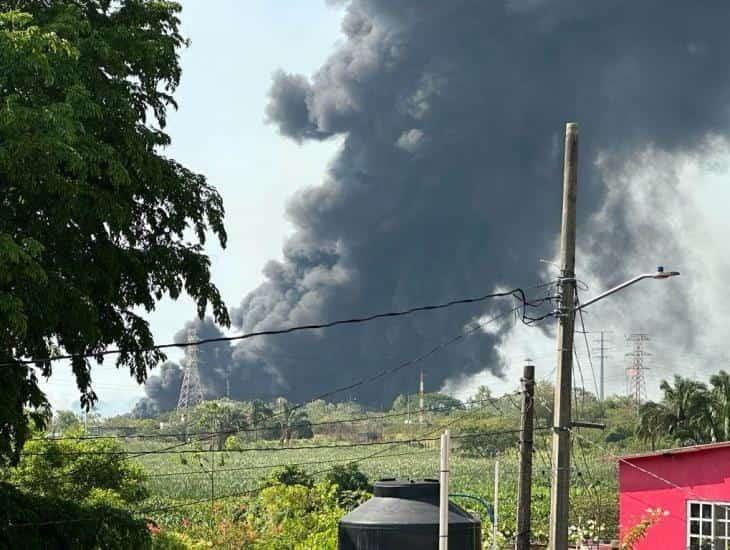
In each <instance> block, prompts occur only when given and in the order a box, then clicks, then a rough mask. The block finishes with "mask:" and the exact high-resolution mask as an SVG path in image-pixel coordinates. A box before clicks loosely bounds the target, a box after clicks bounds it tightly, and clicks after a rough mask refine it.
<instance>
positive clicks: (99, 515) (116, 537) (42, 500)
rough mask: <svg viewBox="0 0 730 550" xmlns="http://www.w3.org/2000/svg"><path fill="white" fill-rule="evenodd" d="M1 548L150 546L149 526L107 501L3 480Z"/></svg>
mask: <svg viewBox="0 0 730 550" xmlns="http://www.w3.org/2000/svg"><path fill="white" fill-rule="evenodd" d="M0 510H2V511H3V512H2V516H1V517H0V548H24V549H28V550H34V549H39V550H40V549H43V550H45V549H51V548H58V549H69V550H70V549H74V550H77V549H78V550H86V549H89V550H92V549H94V550H96V549H98V548H104V549H109V550H126V549H128V548H135V549H141V550H144V549H147V548H150V547H151V544H152V541H151V537H150V534H149V531H148V530H147V526H146V525H145V523H144V522H143V521H141V520H137V519H135V518H134V517H133V516H132V515H131V513H130V512H128V511H126V510H121V509H119V508H115V507H113V506H110V505H108V504H104V503H100V502H99V503H94V504H89V503H84V504H79V503H78V502H75V501H71V500H65V499H60V498H56V497H44V496H39V495H29V494H26V493H23V492H22V491H20V490H18V489H16V488H15V487H12V486H10V485H8V484H6V483H0Z"/></svg>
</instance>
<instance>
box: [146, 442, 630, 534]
mask: <svg viewBox="0 0 730 550" xmlns="http://www.w3.org/2000/svg"><path fill="white" fill-rule="evenodd" d="M545 444H546V441H545V440H544V438H543V439H542V440H538V441H537V445H538V449H539V450H538V451H537V452H536V453H535V457H534V466H533V477H534V482H533V499H532V508H533V524H534V531H535V534H536V535H537V536H538V537H540V536H541V535H544V531H545V528H546V526H547V518H548V508H549V487H550V481H549V471H550V470H549V462H548V460H549V459H548V453H547V452H546V451H547V449H546V447H545ZM172 445H173V444H172V443H167V444H163V443H154V444H150V443H147V444H146V445H144V446H142V445H139V444H138V445H135V446H134V447H132V448H133V449H134V450H135V451H137V450H140V451H142V450H159V449H161V448H164V447H167V446H172ZM312 445H314V446H317V445H318V443H312V442H311V441H310V442H303V443H301V445H300V446H302V447H304V448H296V447H292V448H285V447H278V444H277V443H275V442H267V443H265V444H264V443H262V444H260V445H259V446H258V448H256V447H255V446H251V447H249V448H247V449H246V450H243V451H222V452H211V451H208V450H200V451H199V452H193V450H192V449H189V448H186V449H187V450H189V451H190V452H186V453H184V454H172V453H170V454H150V455H142V456H140V457H138V458H137V460H138V461H139V462H140V463H141V464H143V466H144V468H145V470H146V471H147V473H148V479H147V482H146V483H147V487H148V489H149V492H150V494H151V495H154V502H155V503H157V504H159V503H160V502H164V503H165V506H162V508H166V506H167V505H169V504H170V503H172V504H173V505H174V506H175V510H174V513H170V512H169V511H168V510H167V509H165V510H163V512H161V513H160V514H155V513H154V512H153V513H151V514H150V515H151V516H152V517H155V518H156V519H158V521H160V522H161V523H167V524H170V523H172V524H175V523H178V522H179V521H181V518H184V517H193V518H197V517H200V514H201V513H204V512H205V511H207V508H208V507H209V506H210V505H211V503H212V502H215V503H216V505H218V506H221V507H225V506H227V505H231V504H232V503H235V502H237V501H239V500H240V498H241V497H242V496H245V495H246V494H247V493H249V492H253V491H254V490H256V489H258V488H260V487H262V486H263V485H265V484H266V483H267V480H268V479H269V478H270V476H271V475H272V473H273V472H274V471H276V470H277V469H281V468H283V467H284V466H286V465H298V466H299V467H300V468H302V469H304V470H306V471H307V472H309V473H310V474H312V475H314V476H315V477H316V478H321V477H323V476H324V475H325V474H326V473H327V472H328V471H329V470H330V469H331V468H332V466H334V465H336V464H346V463H348V462H350V461H356V462H358V465H359V467H360V469H361V470H362V471H363V472H364V473H365V474H366V475H367V476H368V478H369V479H370V480H371V481H376V480H378V479H383V478H406V479H409V478H410V479H416V478H438V460H439V450H438V448H437V446H436V445H435V442H434V444H429V445H428V446H423V445H417V446H416V445H413V444H412V445H393V444H389V445H372V446H370V445H369V446H360V447H349V446H344V445H341V446H332V447H329V448H318V449H310V448H306V447H308V446H312ZM251 449H254V450H251ZM273 449H276V450H273ZM499 460H500V487H499V515H500V521H499V523H500V529H501V531H502V532H504V533H509V531H510V529H511V528H512V526H513V525H514V516H515V511H516V496H517V466H518V457H517V452H516V450H508V451H506V452H502V453H500V456H499ZM494 462H495V459H494V458H493V457H483V458H475V457H467V456H463V455H462V454H461V453H459V452H458V451H457V452H454V453H453V454H452V457H451V462H450V472H451V474H450V475H451V480H450V492H451V493H459V494H467V495H471V496H474V497H477V498H478V499H480V500H482V501H485V502H487V503H490V504H491V503H492V502H493V500H494ZM573 478H574V483H573V484H572V487H573V489H572V495H571V500H572V515H573V521H572V524H573V525H576V526H581V525H583V526H585V528H586V529H596V528H597V526H601V525H602V526H603V531H604V532H606V533H610V532H613V530H614V529H615V525H616V519H617V518H616V516H615V514H616V487H615V465H614V463H613V461H610V460H606V459H605V458H604V457H602V456H601V455H600V454H598V453H589V452H588V451H584V450H583V449H580V452H578V451H577V450H576V452H575V456H574V472H573ZM211 497H212V498H213V501H212V502H211V500H210V499H211ZM454 500H455V501H456V502H459V503H460V504H461V505H462V506H464V507H465V508H467V509H469V510H470V511H472V512H474V513H477V514H479V516H480V517H482V518H483V520H484V521H485V523H486V522H487V521H488V520H487V519H486V518H487V513H488V511H487V509H486V507H485V506H484V505H483V504H481V503H480V502H479V501H477V500H475V499H468V498H463V497H455V498H454ZM188 503H192V504H190V505H188ZM201 510H202V512H201Z"/></svg>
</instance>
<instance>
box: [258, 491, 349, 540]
mask: <svg viewBox="0 0 730 550" xmlns="http://www.w3.org/2000/svg"><path fill="white" fill-rule="evenodd" d="M342 515H343V511H342V509H340V508H339V507H338V506H337V500H336V498H335V487H334V486H332V485H330V484H328V483H318V484H316V485H314V486H313V487H304V486H302V485H276V486H273V487H268V488H266V489H264V490H263V491H262V492H261V494H260V496H259V498H257V499H256V501H255V504H254V506H253V507H251V508H249V510H248V513H247V514H246V523H247V525H248V527H249V531H250V532H253V533H255V536H254V538H253V540H252V541H251V548H262V549H264V548H265V549H267V550H291V549H294V550H315V549H317V550H319V549H322V550H325V549H334V548H336V545H337V522H338V521H339V519H340V517H342Z"/></svg>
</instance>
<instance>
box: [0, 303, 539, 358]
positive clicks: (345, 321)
mask: <svg viewBox="0 0 730 550" xmlns="http://www.w3.org/2000/svg"><path fill="white" fill-rule="evenodd" d="M508 296H512V297H513V298H517V299H518V300H520V301H521V303H522V308H523V317H525V315H524V309H525V308H526V307H527V306H533V304H531V303H530V302H529V301H528V300H527V297H526V294H525V291H524V290H522V289H521V288H515V289H513V290H509V291H505V292H495V293H491V294H485V295H483V296H477V297H475V298H462V299H458V300H451V301H449V302H445V303H441V304H435V305H427V306H418V307H413V308H410V309H405V310H399V311H389V312H385V313H376V314H374V315H368V316H365V317H352V318H349V319H340V320H337V321H329V322H323V323H312V324H307V325H297V326H293V327H289V328H285V329H271V330H261V331H254V332H249V333H246V334H239V335H236V336H219V337H216V338H203V339H199V340H194V341H190V342H180V343H168V344H156V345H154V346H146V347H139V348H134V349H132V348H130V349H106V350H99V351H96V352H89V353H68V354H63V355H54V356H49V357H41V358H34V359H18V360H15V361H6V362H3V363H0V367H12V366H17V365H32V364H48V363H50V362H52V361H60V360H64V359H89V358H94V359H97V360H99V359H100V358H101V357H103V356H105V355H117V354H123V353H141V352H149V351H157V350H162V349H168V348H186V347H190V346H200V345H203V344H211V343H216V342H235V341H240V340H247V339H250V338H255V337H260V336H275V335H281V334H290V333H293V332H299V331H306V330H318V329H325V328H332V327H336V326H340V325H351V324H360V323H367V322H370V321H374V320H377V319H385V318H392V317H403V316H407V315H412V314H414V313H418V312H422V311H434V310H438V309H445V308H450V307H453V306H456V305H463V304H474V303H479V302H484V301H486V300H489V299H492V298H504V297H508Z"/></svg>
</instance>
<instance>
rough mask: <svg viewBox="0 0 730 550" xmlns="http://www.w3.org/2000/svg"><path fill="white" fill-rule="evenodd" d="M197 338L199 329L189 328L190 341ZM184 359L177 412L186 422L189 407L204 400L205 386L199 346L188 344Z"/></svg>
mask: <svg viewBox="0 0 730 550" xmlns="http://www.w3.org/2000/svg"><path fill="white" fill-rule="evenodd" d="M197 339H198V330H197V329H196V328H195V327H193V328H191V329H190V330H188V342H195V341H197ZM184 361H185V363H184V365H183V379H182V384H181V385H180V397H179V398H178V400H177V414H178V416H179V417H180V419H181V420H182V421H183V422H186V420H187V417H188V415H187V413H188V409H189V408H192V407H194V406H195V405H198V404H200V403H202V402H203V387H202V386H201V384H200V372H199V371H198V348H197V346H188V347H187V348H186V349H185V359H184Z"/></svg>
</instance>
